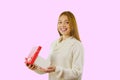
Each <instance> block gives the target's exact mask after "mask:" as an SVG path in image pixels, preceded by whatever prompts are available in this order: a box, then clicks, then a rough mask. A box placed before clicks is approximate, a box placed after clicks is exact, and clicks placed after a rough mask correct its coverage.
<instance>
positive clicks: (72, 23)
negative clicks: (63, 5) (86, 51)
mask: <svg viewBox="0 0 120 80" xmlns="http://www.w3.org/2000/svg"><path fill="white" fill-rule="evenodd" d="M62 15H65V16H67V17H68V20H69V21H70V28H71V31H70V36H73V37H74V38H76V39H77V40H79V41H81V40H80V37H79V33H78V28H77V22H76V19H75V16H74V15H73V13H71V12H70V11H64V12H62V13H61V14H60V16H59V18H60V17H61V16H62ZM58 33H59V35H60V36H62V34H61V33H60V32H59V31H58Z"/></svg>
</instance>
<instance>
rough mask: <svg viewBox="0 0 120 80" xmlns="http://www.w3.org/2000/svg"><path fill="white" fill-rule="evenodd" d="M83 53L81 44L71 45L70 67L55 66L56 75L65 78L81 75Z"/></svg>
mask: <svg viewBox="0 0 120 80" xmlns="http://www.w3.org/2000/svg"><path fill="white" fill-rule="evenodd" d="M83 53H84V52H83V46H82V44H79V45H78V44H75V45H74V47H73V61H72V69H66V68H63V67H61V66H56V68H55V73H56V74H57V77H58V78H64V79H65V80H71V79H72V80H73V79H78V77H80V76H81V75H82V70H83Z"/></svg>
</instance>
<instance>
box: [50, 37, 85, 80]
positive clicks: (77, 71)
mask: <svg viewBox="0 0 120 80" xmlns="http://www.w3.org/2000/svg"><path fill="white" fill-rule="evenodd" d="M83 53H84V52H83V46H82V44H81V42H80V41H78V40H77V39H75V38H73V37H69V38H67V39H66V40H63V41H62V42H59V39H58V40H56V41H54V42H53V43H52V46H51V52H50V55H49V60H50V63H51V65H55V66H56V70H55V72H52V73H49V80H81V76H82V70H83Z"/></svg>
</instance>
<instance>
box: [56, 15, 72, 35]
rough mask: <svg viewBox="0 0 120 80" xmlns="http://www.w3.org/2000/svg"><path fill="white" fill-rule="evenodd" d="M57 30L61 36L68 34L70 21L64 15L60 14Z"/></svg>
mask: <svg viewBox="0 0 120 80" xmlns="http://www.w3.org/2000/svg"><path fill="white" fill-rule="evenodd" d="M58 31H59V32H60V33H61V34H62V35H63V36H70V22H69V20H68V17H67V16H66V15H62V16H60V18H59V20H58Z"/></svg>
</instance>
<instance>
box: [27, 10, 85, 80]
mask: <svg viewBox="0 0 120 80" xmlns="http://www.w3.org/2000/svg"><path fill="white" fill-rule="evenodd" d="M57 26H58V27H57V30H58V33H59V35H60V38H58V39H57V40H56V41H54V42H53V43H52V44H51V52H50V54H49V57H48V60H49V61H50V66H49V67H48V68H47V69H45V68H42V67H41V68H39V69H38V68H37V67H38V66H37V65H34V64H33V65H28V64H27V66H28V67H29V68H30V69H32V70H34V71H35V72H37V73H41V72H43V73H49V80H81V76H82V70H83V54H84V51H83V45H82V43H81V41H80V38H79V34H78V29H77V23H76V20H75V17H74V15H73V14H72V13H71V12H70V11H65V12H63V13H61V14H60V16H59V18H58V25H57ZM39 67H40V66H39Z"/></svg>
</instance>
